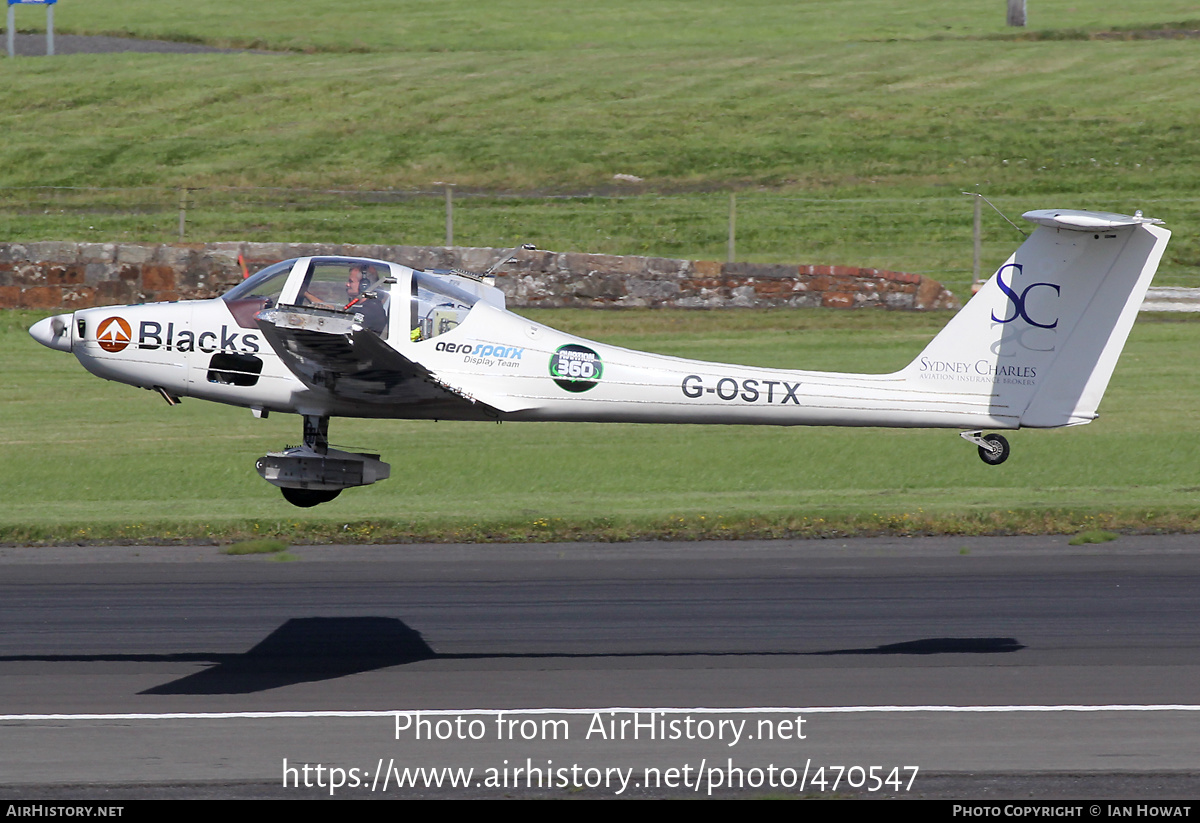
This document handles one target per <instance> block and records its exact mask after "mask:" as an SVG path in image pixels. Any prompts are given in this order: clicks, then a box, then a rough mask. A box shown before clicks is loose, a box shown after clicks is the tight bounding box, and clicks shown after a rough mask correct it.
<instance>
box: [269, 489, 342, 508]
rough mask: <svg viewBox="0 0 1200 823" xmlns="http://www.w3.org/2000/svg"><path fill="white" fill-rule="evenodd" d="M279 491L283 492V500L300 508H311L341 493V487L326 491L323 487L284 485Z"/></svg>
mask: <svg viewBox="0 0 1200 823" xmlns="http://www.w3.org/2000/svg"><path fill="white" fill-rule="evenodd" d="M280 491H281V492H283V499H284V500H286V501H287V502H289V503H291V504H292V505H293V506H299V507H300V508H302V509H311V508H312V507H313V506H318V505H320V504H321V503H328V502H329V501H330V500H332V499H333V498H335V497H337V496H338V495H339V494H341V493H342V490H341V489H334V490H333V491H326V490H324V489H289V488H287V487H286V486H284V487H283V488H281V489H280Z"/></svg>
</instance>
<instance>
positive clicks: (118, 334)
mask: <svg viewBox="0 0 1200 823" xmlns="http://www.w3.org/2000/svg"><path fill="white" fill-rule="evenodd" d="M132 341H133V331H132V330H131V329H130V328H129V324H128V323H127V322H125V319H124V318H122V317H109V318H108V319H107V320H103V321H101V323H100V325H99V327H97V329H96V342H97V343H99V344H100V348H102V349H104V350H105V351H106V352H113V353H115V352H119V351H121V350H122V349H124V348H125V347H126V346H128V345H129V344H130V342H132Z"/></svg>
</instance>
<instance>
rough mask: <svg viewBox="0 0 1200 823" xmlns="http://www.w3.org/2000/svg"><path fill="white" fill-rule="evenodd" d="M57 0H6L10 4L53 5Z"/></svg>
mask: <svg viewBox="0 0 1200 823" xmlns="http://www.w3.org/2000/svg"><path fill="white" fill-rule="evenodd" d="M57 2H58V0H8V4H9V5H10V6H53V5H54V4H55V3H57Z"/></svg>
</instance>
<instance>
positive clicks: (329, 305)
mask: <svg viewBox="0 0 1200 823" xmlns="http://www.w3.org/2000/svg"><path fill="white" fill-rule="evenodd" d="M405 292H407V293H408V295H409V301H408V302H409V312H408V315H409V316H408V335H407V336H408V337H409V339H411V340H428V339H430V338H432V337H437V336H438V335H440V334H445V333H446V332H448V331H450V330H451V329H453V328H455V327H456V326H458V325H460V324H461V323H463V322H464V321H465V320H466V318H467V315H468V314H469V313H470V311H471V309H472V308H473V307H474V306H475V304H476V303H478V302H480V301H483V302H486V303H489V304H491V305H493V306H496V307H497V308H500V309H503V308H504V293H503V292H501V291H500V290H499V289H497V288H496V287H495V286H493V285H491V284H490V283H488V282H486V281H485V279H484V278H483V277H479V276H475V275H470V274H466V273H463V272H450V271H428V272H427V271H419V270H414V269H410V268H408V267H407V266H401V265H398V264H395V263H387V262H384V261H381V260H370V259H366V258H355V257H299V258H293V259H291V260H284V261H282V262H279V263H275V264H274V265H271V266H267V267H266V268H265V269H263V270H262V271H259V272H257V273H256V274H254V275H252V276H250V277H248V278H246V279H245V280H243V281H242V282H241V283H239V284H238V285H237V286H235V287H233V288H232V289H230V290H229V291H228V292H226V293H225V294H224V295H223V296H222V299H223V300H224V301H225V302H226V304H228V306H229V310H230V312H231V313H232V314H233V316H234V318H235V319H236V320H237V322H238V325H240V326H243V327H244V328H254V327H255V320H254V316H255V315H256V314H258V312H260V311H262V310H264V309H269V308H272V307H274V306H276V305H280V304H284V305H294V306H310V307H314V308H319V309H324V310H329V311H339V312H341V311H344V312H347V313H352V314H361V315H362V316H363V323H364V325H366V326H367V327H368V328H370V329H372V330H373V331H375V332H376V333H378V334H379V335H380V336H381V337H385V338H386V337H387V336H388V332H389V326H394V325H395V324H396V323H397V322H401V321H399V320H393V319H392V318H391V315H392V309H393V308H394V307H395V306H394V299H395V295H397V294H401V293H405ZM393 331H398V330H393Z"/></svg>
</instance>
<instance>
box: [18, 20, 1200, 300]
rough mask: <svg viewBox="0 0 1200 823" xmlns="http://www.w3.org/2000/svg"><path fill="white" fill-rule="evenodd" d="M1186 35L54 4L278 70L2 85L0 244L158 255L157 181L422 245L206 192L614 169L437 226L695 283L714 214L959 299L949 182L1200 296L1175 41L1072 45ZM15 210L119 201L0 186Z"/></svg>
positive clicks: (226, 203)
mask: <svg viewBox="0 0 1200 823" xmlns="http://www.w3.org/2000/svg"><path fill="white" fill-rule="evenodd" d="M1197 17H1198V13H1197V10H1196V8H1195V4H1194V3H1192V2H1180V1H1179V0H1164V2H1154V3H1152V2H1148V0H1143V1H1142V2H1131V3H1125V4H1090V5H1089V4H1079V3H1077V2H1074V1H1073V0H1072V2H1066V0H1044V1H1043V2H1037V3H1034V4H1032V7H1031V16H1030V29H1029V31H1027V32H1018V33H1014V32H1013V31H1012V30H1009V29H1006V28H1005V27H1004V25H1003V8H1002V7H999V6H997V5H996V3H994V2H992V1H991V0H986V1H985V0H970V1H969V2H957V3H951V2H942V1H940V0H939V1H936V2H935V0H915V1H914V2H910V3H903V4H897V3H891V2H882V0H865V2H856V3H849V2H845V0H843V1H842V2H834V0H808V2H805V3H801V4H781V3H777V2H766V1H765V0H762V1H761V2H752V3H743V4H737V5H736V6H732V5H729V4H726V3H719V2H716V0H698V1H697V2H689V3H683V2H667V0H657V1H656V2H640V3H634V2H632V1H631V0H607V2H600V3H595V4H589V5H588V6H587V7H585V8H582V9H580V8H577V7H576V6H568V5H566V4H561V5H555V4H549V5H548V4H546V3H543V2H533V0H511V1H510V2H499V3H486V4H485V3H480V2H478V0H473V1H472V0H445V2H438V3H428V2H424V3H417V2H410V3H396V2H383V0H375V1H374V2H364V3H359V4H356V5H354V6H353V7H336V8H334V7H323V6H310V5H309V4H295V3H285V2H283V0H267V1H266V2H260V3H255V4H245V3H234V2H232V0H214V2H210V3H204V4H202V5H200V6H197V5H196V4H188V3H183V2H182V0H161V2H155V3H151V2H148V0H134V1H133V2H116V0H89V2H88V3H81V4H72V5H70V6H63V7H62V8H60V9H59V14H58V16H57V18H56V20H57V25H58V28H59V30H60V31H62V32H76V33H105V32H107V33H125V34H136V35H140V36H150V37H165V38H170V39H180V40H191V41H198V42H205V43H211V44H215V45H226V46H256V47H261V48H270V49H277V50H282V51H283V53H280V54H235V55H197V56H182V55H120V54H118V55H94V56H93V55H81V56H72V57H64V58H61V59H57V58H56V59H55V60H45V59H31V58H27V59H22V60H17V61H12V62H11V63H9V64H6V83H5V84H4V85H3V87H0V128H2V129H3V131H4V133H5V135H6V139H5V140H4V141H3V143H2V144H0V187H10V188H7V189H0V219H3V220H4V221H5V223H6V224H7V228H8V230H7V232H6V233H7V235H8V237H10V238H12V239H51V238H52V239H69V238H78V239H88V240H96V239H128V240H152V241H163V240H169V239H170V238H171V237H172V236H173V233H174V231H175V217H174V214H173V209H174V201H175V200H177V195H176V193H175V189H176V188H177V187H180V186H184V187H197V188H200V189H202V191H200V192H197V193H196V194H195V195H194V196H195V198H196V200H197V204H196V208H195V209H193V211H192V212H191V213H190V215H189V219H190V220H191V221H192V223H191V225H190V226H189V239H192V240H197V241H200V240H228V239H261V240H280V239H286V240H299V239H303V240H338V241H343V242H381V241H387V242H408V243H419V244H425V243H440V242H441V241H442V226H441V214H440V210H439V204H438V202H437V201H436V200H432V201H426V202H423V203H422V204H421V205H420V206H419V207H418V206H414V205H413V204H412V203H411V202H408V201H405V202H402V203H399V204H395V205H388V204H379V203H376V204H369V205H364V204H362V203H360V202H358V201H346V202H343V203H339V202H337V201H336V199H334V198H326V200H325V202H324V203H323V204H322V205H320V206H312V205H311V204H310V206H306V205H305V204H304V203H299V204H298V205H297V204H296V202H295V201H296V200H297V198H296V197H289V196H287V195H283V196H278V197H266V196H265V195H263V196H262V197H260V200H261V201H262V202H260V203H259V205H249V204H245V203H239V196H234V195H226V194H225V193H223V190H222V189H221V187H227V186H258V187H263V186H268V187H271V186H282V187H305V188H313V189H319V190H322V191H325V190H329V189H338V188H346V189H351V190H362V189H370V190H387V189H389V188H390V189H394V190H396V191H412V190H425V191H428V190H430V189H431V187H432V184H433V183H435V182H437V181H450V182H454V183H456V184H458V185H459V186H460V187H461V188H462V189H463V190H464V191H473V192H484V193H496V192H514V191H519V192H527V193H580V192H612V191H614V190H615V187H614V183H613V175H614V174H616V173H624V174H632V175H636V176H638V177H641V178H644V180H645V182H644V183H642V184H635V185H633V186H631V187H629V188H628V189H627V191H626V194H627V195H628V196H627V197H625V198H623V199H621V200H619V201H611V200H591V201H589V200H586V199H585V200H575V201H566V202H564V201H546V200H535V199H528V200H525V201H517V202H514V201H512V200H509V199H501V200H495V201H492V202H488V201H476V203H475V204H474V205H473V206H472V205H465V206H463V207H462V208H463V212H462V214H461V217H460V220H459V223H458V226H457V232H456V241H457V242H459V243H460V244H464V245H490V246H503V245H505V244H507V243H510V242H518V241H521V240H531V241H532V242H536V243H538V244H539V245H542V246H544V247H547V248H555V249H559V250H578V251H597V252H609V253H638V254H653V255H669V256H680V257H693V258H702V259H712V258H722V257H723V256H724V241H725V220H726V217H727V212H728V196H727V194H726V192H727V191H729V190H738V191H739V192H741V195H742V205H741V211H740V214H739V234H740V238H739V251H740V255H739V256H740V257H741V258H742V259H748V260H759V261H783V260H791V261H794V262H812V263H842V264H850V265H871V266H879V267H884V268H892V269H901V270H906V271H922V272H929V273H931V274H934V275H935V276H940V277H941V279H944V280H946V281H947V282H949V283H951V284H952V285H953V286H955V287H957V288H960V289H961V284H962V283H963V281H964V279H965V273H966V272H967V271H968V270H969V269H970V261H971V245H970V204H969V201H968V200H967V198H964V197H962V196H961V195H959V194H958V192H959V191H961V190H964V189H971V190H974V189H975V187H976V186H979V190H980V191H982V192H984V193H986V194H988V195H990V196H994V197H996V198H997V202H998V203H999V204H1000V205H1001V206H1002V207H1003V208H1004V209H1005V210H1006V211H1007V212H1009V213H1010V214H1013V215H1015V214H1019V213H1020V212H1021V211H1024V210H1026V209H1030V208H1044V207H1061V206H1070V207H1086V208H1104V209H1111V210H1122V211H1132V210H1134V209H1137V208H1142V209H1143V210H1145V211H1146V213H1148V214H1151V213H1152V214H1154V215H1155V216H1158V217H1161V218H1163V219H1165V220H1166V221H1167V222H1168V225H1170V227H1171V228H1172V229H1174V230H1175V231H1176V239H1175V240H1174V241H1173V244H1172V246H1171V248H1170V250H1169V251H1168V257H1167V259H1166V260H1165V261H1164V265H1163V269H1162V273H1161V275H1160V282H1163V283H1173V284H1177V285H1197V286H1200V276H1198V274H1197V272H1198V270H1200V242H1198V241H1197V240H1196V239H1195V238H1196V237H1200V231H1198V229H1200V197H1198V196H1197V191H1198V190H1200V169H1198V167H1197V165H1196V163H1195V158H1196V156H1197V155H1198V154H1200V132H1197V130H1196V129H1195V123H1196V122H1200V87H1198V86H1197V84H1196V83H1194V82H1193V74H1194V68H1195V66H1196V64H1197V54H1198V51H1197V50H1198V49H1200V40H1198V39H1187V38H1185V39H1091V38H1093V37H1094V36H1096V35H1098V34H1108V35H1115V36H1116V37H1118V38H1122V37H1129V38H1134V37H1136V36H1140V35H1141V34H1145V33H1146V32H1153V31H1157V30H1161V29H1162V28H1163V27H1167V28H1170V29H1200V22H1198V21H1197ZM41 19H42V18H41V16H40V14H37V13H30V10H28V9H22V10H21V12H20V14H19V22H20V25H21V26H23V27H25V26H34V25H35V24H40V22H41ZM42 186H69V187H80V186H83V187H110V188H112V189H119V191H111V192H108V193H103V192H95V191H92V192H90V194H83V195H81V194H79V193H78V192H76V193H75V194H73V195H69V196H68V195H62V196H56V197H58V199H57V200H56V199H54V198H53V197H50V196H47V195H45V193H44V192H39V193H37V194H36V195H31V194H30V193H29V192H28V190H21V191H18V190H15V189H13V188H11V187H42ZM135 186H137V187H147V190H153V191H155V192H156V194H155V195H154V196H153V197H152V198H148V195H146V194H145V193H137V192H130V191H129V188H130V187H135ZM714 192H718V193H716V194H714ZM71 197H74V198H75V199H74V200H71ZM80 197H82V198H83V200H84V202H83V204H82V205H81V204H80V203H79V202H78V201H79V198H80ZM147 199H152V200H154V201H155V202H156V203H158V204H159V205H156V206H154V207H153V208H149V209H147V208H144V206H145V201H147ZM242 199H246V198H242ZM249 199H251V200H253V199H254V198H253V197H249ZM300 199H303V198H300ZM64 201H70V202H64ZM987 232H988V233H987V237H986V240H987V245H986V251H987V254H988V258H987V261H986V266H994V265H995V264H996V263H998V262H999V261H1000V259H1002V257H1003V254H1004V253H1005V252H1006V251H1007V250H1008V248H1009V247H1010V245H1011V240H1012V236H1013V233H1012V232H1011V229H1009V228H1008V227H1007V226H1006V225H1005V224H1004V223H1003V222H1002V221H1001V220H1000V219H999V218H997V217H995V216H993V215H991V214H990V213H989V217H988V221H987ZM881 235H882V236H881Z"/></svg>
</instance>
